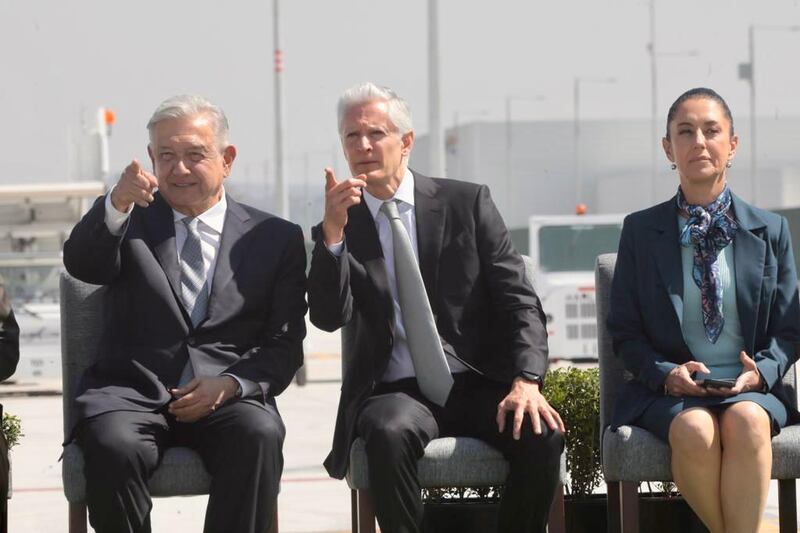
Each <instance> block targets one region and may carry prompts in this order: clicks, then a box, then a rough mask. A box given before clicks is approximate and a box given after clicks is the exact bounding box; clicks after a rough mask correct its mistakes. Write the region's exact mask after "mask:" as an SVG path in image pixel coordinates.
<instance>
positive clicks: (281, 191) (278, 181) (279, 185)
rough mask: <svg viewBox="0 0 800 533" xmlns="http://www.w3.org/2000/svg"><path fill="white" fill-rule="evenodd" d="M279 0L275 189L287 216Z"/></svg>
mask: <svg viewBox="0 0 800 533" xmlns="http://www.w3.org/2000/svg"><path fill="white" fill-rule="evenodd" d="M279 3H280V1H279V0H273V1H272V27H273V52H274V60H275V79H274V81H275V185H276V187H275V189H276V193H277V196H278V213H279V214H280V216H281V217H283V218H285V219H288V218H289V183H288V180H287V178H286V174H287V170H286V145H285V144H284V137H285V135H286V128H285V125H284V122H283V50H282V49H281V34H280V18H279Z"/></svg>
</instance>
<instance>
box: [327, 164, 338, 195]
mask: <svg viewBox="0 0 800 533" xmlns="http://www.w3.org/2000/svg"><path fill="white" fill-rule="evenodd" d="M338 183H339V182H338V181H336V176H334V175H333V169H332V168H330V167H326V168H325V190H326V191H329V190H331V189H333V188H334V187H336V185H337V184H338Z"/></svg>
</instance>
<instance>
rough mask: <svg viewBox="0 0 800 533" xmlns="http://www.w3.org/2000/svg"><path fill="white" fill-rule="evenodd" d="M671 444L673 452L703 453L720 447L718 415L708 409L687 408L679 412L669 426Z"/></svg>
mask: <svg viewBox="0 0 800 533" xmlns="http://www.w3.org/2000/svg"><path fill="white" fill-rule="evenodd" d="M669 445H670V448H672V450H673V452H674V451H678V452H681V453H684V454H703V453H708V452H711V451H714V450H716V449H718V448H719V425H718V421H717V418H716V415H714V414H713V413H711V412H710V411H708V410H707V409H687V410H686V411H682V412H681V413H679V414H678V415H677V416H676V417H675V418H674V419H673V420H672V424H670V427H669Z"/></svg>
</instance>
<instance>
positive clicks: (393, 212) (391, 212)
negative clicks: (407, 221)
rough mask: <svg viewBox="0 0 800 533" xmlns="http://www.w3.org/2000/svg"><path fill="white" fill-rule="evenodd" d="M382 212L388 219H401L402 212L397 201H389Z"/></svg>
mask: <svg viewBox="0 0 800 533" xmlns="http://www.w3.org/2000/svg"><path fill="white" fill-rule="evenodd" d="M381 212H383V214H384V215H386V217H387V218H388V219H389V220H391V219H399V218H400V210H399V209H397V201H396V200H389V201H388V202H383V205H382V206H381Z"/></svg>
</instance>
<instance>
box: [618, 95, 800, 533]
mask: <svg viewBox="0 0 800 533" xmlns="http://www.w3.org/2000/svg"><path fill="white" fill-rule="evenodd" d="M662 142H663V147H664V151H665V153H666V155H667V158H668V159H669V160H670V161H671V162H672V168H673V169H674V170H677V171H678V175H679V177H680V186H679V188H678V193H677V194H676V196H675V197H673V198H671V199H670V200H668V201H667V202H664V203H662V204H659V205H656V206H654V207H651V208H649V209H646V210H644V211H640V212H637V213H633V214H631V215H629V216H628V217H627V218H626V219H625V224H624V226H623V230H622V237H621V239H620V246H619V254H618V256H617V267H616V272H615V275H614V282H613V286H612V293H611V308H610V313H609V320H608V326H609V331H610V333H611V336H612V338H613V342H614V350H615V353H616V354H617V356H619V357H620V358H621V359H622V361H623V362H624V365H625V367H626V368H627V369H628V370H629V371H630V372H631V374H632V375H633V379H632V380H631V381H630V382H628V383H627V384H626V385H625V387H624V389H623V390H622V391H620V394H619V397H618V402H617V407H616V409H615V415H614V420H613V423H612V427H613V428H616V427H618V426H620V425H623V424H632V425H637V426H640V427H643V428H645V429H647V430H648V431H650V432H652V433H653V434H655V435H656V436H658V437H659V438H661V439H662V440H664V441H666V442H668V443H669V445H670V448H671V452H672V473H673V477H674V479H675V482H676V483H677V485H678V488H679V489H680V491H681V493H682V494H683V496H684V497H685V498H686V501H687V502H688V503H689V505H691V506H692V508H693V509H694V510H695V512H696V513H697V514H698V516H699V517H700V518H701V520H703V522H704V523H705V524H706V526H707V527H708V528H709V529H710V530H711V531H712V533H716V532H723V531H724V532H728V533H730V532H734V531H743V532H744V531H747V532H752V531H757V529H758V524H759V522H760V519H761V515H762V514H763V511H764V505H765V502H766V497H767V493H768V489H769V478H770V470H771V465H772V447H771V443H770V439H771V437H772V435H775V434H777V432H779V431H780V428H781V427H783V426H785V425H786V424H787V423H790V422H793V421H794V420H795V417H796V416H797V414H798V413H797V411H795V410H794V409H793V408H792V407H791V405H793V402H791V400H790V394H791V392H792V391H791V390H790V389H787V388H785V387H784V386H783V384H782V383H781V378H782V377H783V375H784V374H785V373H786V371H787V370H788V369H789V367H790V366H791V365H792V364H793V363H794V362H795V361H796V360H797V342H798V340H800V306H799V305H798V292H797V290H798V289H797V274H796V272H795V263H794V256H793V253H792V245H791V238H790V236H789V230H788V227H787V223H786V220H785V219H784V218H783V217H780V216H778V215H776V214H774V213H770V212H768V211H764V210H762V209H757V208H755V207H753V206H751V205H749V204H747V203H745V202H744V201H743V200H742V199H740V198H739V197H737V196H736V195H734V194H732V193H731V190H730V189H729V187H728V183H727V179H726V175H727V169H728V168H729V167H730V166H731V165H732V163H733V158H734V156H735V154H736V148H737V146H738V144H739V139H738V137H737V136H736V135H735V134H734V129H733V117H732V116H731V112H730V109H729V108H728V105H727V104H726V103H725V101H724V100H723V99H722V97H720V96H719V95H718V94H717V93H716V92H714V91H713V90H711V89H704V88H700V89H692V90H690V91H687V92H686V93H684V94H683V95H681V96H680V97H679V98H678V99H677V100H676V101H675V103H674V104H673V105H672V107H671V108H670V110H669V114H668V117H667V133H666V136H665V137H664V139H663V141H662ZM706 380H708V381H706ZM713 380H719V381H722V383H714V381H713ZM725 380H728V381H729V383H728V384H727V386H726V384H725V383H724V382H725ZM710 385H715V386H710Z"/></svg>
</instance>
